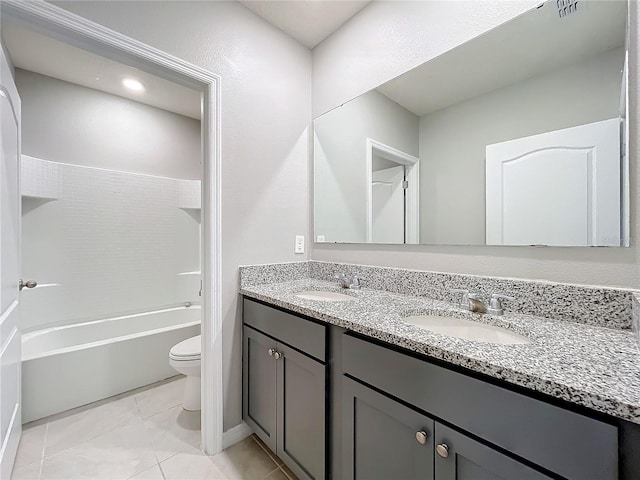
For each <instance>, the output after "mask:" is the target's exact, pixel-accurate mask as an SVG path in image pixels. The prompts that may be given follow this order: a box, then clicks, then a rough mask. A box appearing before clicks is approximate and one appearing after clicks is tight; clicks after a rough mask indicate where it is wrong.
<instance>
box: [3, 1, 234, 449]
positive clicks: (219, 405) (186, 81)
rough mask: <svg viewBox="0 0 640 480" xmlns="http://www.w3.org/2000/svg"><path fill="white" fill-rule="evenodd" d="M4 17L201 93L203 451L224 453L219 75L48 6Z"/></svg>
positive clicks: (20, 8) (23, 5)
mask: <svg viewBox="0 0 640 480" xmlns="http://www.w3.org/2000/svg"><path fill="white" fill-rule="evenodd" d="M1 9H2V14H3V15H7V16H8V17H10V18H12V19H15V20H18V21H20V22H22V23H24V24H26V25H27V26H28V27H29V28H32V29H34V30H36V31H38V32H40V33H43V34H45V35H47V36H50V37H52V38H55V39H56V40H60V41H62V42H65V43H68V44H70V45H73V46H76V47H79V48H82V49H85V50H88V51H91V52H93V53H96V54H98V55H102V56H104V57H107V58H110V59H112V60H115V61H118V62H120V63H124V64H126V65H130V66H133V67H135V68H138V69H140V70H144V71H146V72H148V73H151V74H154V75H157V76H159V77H162V78H165V79H167V80H170V81H173V82H175V83H178V84H181V85H184V86H187V87H190V88H193V89H195V90H198V91H200V92H201V93H202V118H201V122H200V125H201V141H202V229H201V230H202V233H201V240H202V245H203V248H202V256H201V257H202V258H201V263H202V327H201V328H202V357H201V358H202V367H201V379H202V410H201V424H202V450H203V452H204V453H205V454H207V455H215V454H216V453H219V452H220V451H222V449H223V398H224V397H223V375H222V281H221V279H222V267H221V265H222V241H221V231H222V228H221V203H222V202H221V144H220V138H221V136H220V133H221V107H220V106H221V91H220V90H221V87H220V83H221V77H220V76H219V75H216V74H214V73H212V72H209V71H207V70H205V69H203V68H201V67H198V66H196V65H193V64H191V63H188V62H185V61H184V60H182V59H180V58H178V57H175V56H173V55H170V54H168V53H166V52H163V51H161V50H158V49H156V48H154V47H151V46H149V45H146V44H144V43H142V42H139V41H138V40H135V39H133V38H130V37H127V36H126V35H123V34H121V33H119V32H116V31H114V30H111V29H109V28H106V27H104V26H102V25H100V24H98V23H95V22H93V21H91V20H88V19H86V18H84V17H81V16H79V15H76V14H74V13H71V12H69V11H67V10H64V9H62V8H60V7H57V6H55V5H52V4H50V3H47V2H23V1H20V0H2V4H1Z"/></svg>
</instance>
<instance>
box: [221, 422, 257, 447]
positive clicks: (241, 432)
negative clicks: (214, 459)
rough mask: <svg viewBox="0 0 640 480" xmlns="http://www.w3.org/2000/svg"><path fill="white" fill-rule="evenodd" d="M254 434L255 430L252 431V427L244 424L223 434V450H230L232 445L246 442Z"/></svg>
mask: <svg viewBox="0 0 640 480" xmlns="http://www.w3.org/2000/svg"><path fill="white" fill-rule="evenodd" d="M252 433H253V430H251V427H250V426H249V425H247V424H246V423H244V422H242V423H240V424H238V425H236V426H235V427H233V428H230V429H229V430H227V431H226V432H224V433H223V434H222V448H223V449H226V448H229V447H230V446H231V445H235V444H236V443H238V442H240V441H242V440H244V439H245V438H247V437H248V436H249V435H251V434H252Z"/></svg>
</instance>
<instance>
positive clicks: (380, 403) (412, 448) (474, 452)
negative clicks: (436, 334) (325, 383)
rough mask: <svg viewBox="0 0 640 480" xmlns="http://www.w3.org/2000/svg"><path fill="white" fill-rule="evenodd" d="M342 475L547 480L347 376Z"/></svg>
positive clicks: (384, 479)
mask: <svg viewBox="0 0 640 480" xmlns="http://www.w3.org/2000/svg"><path fill="white" fill-rule="evenodd" d="M343 402H344V404H343V415H344V417H343V418H344V424H343V438H344V439H345V440H346V441H345V442H344V447H343V448H344V450H343V452H344V464H343V468H344V472H343V478H344V479H345V480H388V479H390V478H398V479H402V480H432V479H435V480H516V479H517V480H550V479H551V477H548V476H546V475H543V474H542V473H539V472H538V471H536V470H533V469H531V468H529V467H528V466H526V465H524V464H522V463H520V462H518V461H516V460H514V459H512V458H510V457H507V456H506V455H503V454H501V453H500V452H498V451H497V450H494V449H492V448H490V447H488V446H486V445H483V444H482V443H480V442H477V441H475V440H473V439H472V438H470V437H468V436H466V435H463V434H462V433H459V432H457V431H455V430H453V429H451V428H448V427H446V426H444V425H442V424H440V423H438V422H435V421H434V420H433V419H431V418H430V417H428V416H427V415H424V414H422V413H420V412H418V411H416V410H414V409H413V408H410V407H407V406H406V405H403V404H402V403H400V402H397V401H395V400H393V399H392V398H389V397H387V396H386V395H383V394H381V393H378V392H376V391H375V390H373V389H371V388H368V387H366V386H365V385H362V384H360V383H358V382H355V381H354V380H351V379H350V378H348V377H345V378H344V383H343Z"/></svg>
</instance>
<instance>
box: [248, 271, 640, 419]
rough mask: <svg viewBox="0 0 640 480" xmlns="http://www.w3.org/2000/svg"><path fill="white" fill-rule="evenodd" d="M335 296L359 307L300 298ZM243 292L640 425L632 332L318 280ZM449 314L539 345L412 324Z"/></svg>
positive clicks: (639, 376)
mask: <svg viewBox="0 0 640 480" xmlns="http://www.w3.org/2000/svg"><path fill="white" fill-rule="evenodd" d="M303 290H325V291H326V290H330V291H336V292H340V293H344V294H347V295H351V296H353V297H355V301H346V302H327V301H314V300H305V299H302V298H300V297H297V296H295V293H296V292H300V291H303ZM240 293H241V294H243V295H245V296H247V297H250V298H254V299H257V300H261V301H263V302H266V303H269V304H271V305H275V306H278V307H282V308H285V309H288V310H291V311H293V312H297V313H300V314H303V315H307V316H309V317H312V318H315V319H317V320H321V321H323V322H326V323H328V324H331V325H337V326H339V327H343V328H346V329H348V330H351V331H353V332H357V333H360V334H363V335H366V336H369V337H372V338H376V339H379V340H382V341H385V342H387V343H390V344H394V345H398V346H400V347H403V348H406V349H409V350H412V351H414V352H418V353H421V354H424V355H426V356H429V357H432V358H436V359H439V360H443V361H445V362H448V363H451V364H453V365H459V366H462V367H465V368H467V369H469V370H473V371H475V372H479V373H482V374H486V375H489V376H491V377H495V378H497V379H500V380H504V381H506V382H509V383H512V384H514V385H519V386H521V387H525V388H529V389H531V390H535V391H538V392H541V393H544V394H547V395H550V396H552V397H556V398H560V399H562V400H566V401H569V402H572V403H574V404H578V405H582V406H585V407H587V408H590V409H593V410H596V411H598V412H602V413H605V414H608V415H611V416H614V417H618V418H621V419H624V420H627V421H630V422H633V423H638V424H640V350H639V348H638V344H637V343H636V340H635V337H634V335H633V333H631V332H630V331H628V330H616V329H612V328H604V327H594V326H588V325H583V324H579V323H574V322H569V321H557V320H550V319H545V318H540V317H534V316H531V315H523V314H514V313H508V312H507V313H505V315H504V316H493V315H488V314H485V315H478V314H471V313H470V312H468V311H465V310H463V309H460V308H457V307H455V306H454V305H451V304H448V303H444V302H441V301H436V300H431V299H428V298H424V297H415V296H410V295H402V294H397V293H389V292H385V291H381V290H371V289H362V290H346V289H340V288H339V287H338V286H337V285H336V284H335V283H332V282H326V281H322V280H315V279H301V280H293V281H289V282H280V283H267V284H261V285H251V286H244V287H243V288H241V290H240ZM422 313H424V314H429V313H435V314H446V315H448V316H452V317H459V318H467V319H473V320H477V321H480V322H483V323H489V324H493V325H498V326H502V327H506V328H508V329H510V330H512V331H515V332H516V333H519V334H521V335H524V336H526V337H528V338H529V339H530V340H531V343H528V344H523V345H496V344H488V343H480V342H475V341H469V340H461V339H457V338H453V337H449V336H444V335H439V334H436V333H432V332H429V331H426V330H422V329H420V328H418V327H414V326H411V325H407V324H405V323H403V322H402V318H403V317H405V316H407V315H415V314H422Z"/></svg>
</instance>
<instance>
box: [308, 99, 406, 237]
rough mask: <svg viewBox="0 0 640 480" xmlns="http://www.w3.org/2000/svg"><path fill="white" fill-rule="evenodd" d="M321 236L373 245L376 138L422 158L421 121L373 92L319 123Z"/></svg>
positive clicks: (316, 168)
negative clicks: (370, 148) (370, 151)
mask: <svg viewBox="0 0 640 480" xmlns="http://www.w3.org/2000/svg"><path fill="white" fill-rule="evenodd" d="M314 133H315V134H314V155H315V156H314V199H315V210H314V211H315V219H314V220H315V226H314V234H315V235H324V236H325V241H326V242H336V241H339V242H366V241H367V223H366V220H367V202H366V198H367V178H368V177H367V155H366V141H367V138H371V139H373V140H376V141H378V142H382V143H384V144H386V145H389V146H391V147H393V148H397V149H398V150H401V151H403V152H405V153H408V154H409V155H413V156H417V155H418V117H417V116H416V115H414V114H413V113H411V112H410V111H408V110H407V109H405V108H403V107H401V106H400V105H398V104H397V103H395V102H393V101H391V100H390V99H389V98H387V97H385V96H384V95H382V94H381V93H379V92H377V91H375V90H374V91H371V92H368V93H366V94H364V95H361V96H360V97H358V98H356V99H354V100H353V101H351V102H349V103H347V104H345V105H343V106H341V107H339V108H336V109H334V110H332V111H330V112H328V113H326V114H325V115H323V116H322V117H320V118H318V119H316V120H315V121H314Z"/></svg>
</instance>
